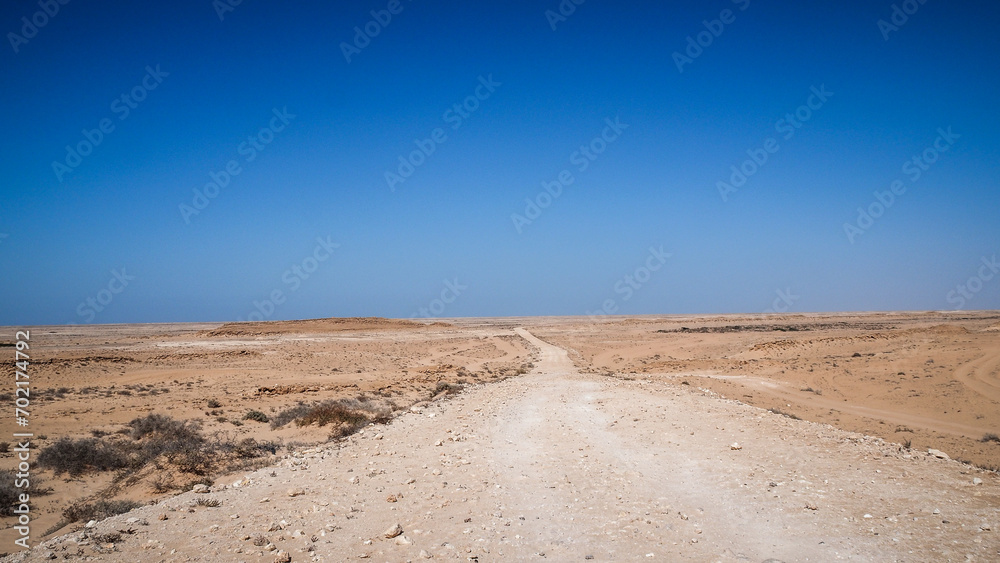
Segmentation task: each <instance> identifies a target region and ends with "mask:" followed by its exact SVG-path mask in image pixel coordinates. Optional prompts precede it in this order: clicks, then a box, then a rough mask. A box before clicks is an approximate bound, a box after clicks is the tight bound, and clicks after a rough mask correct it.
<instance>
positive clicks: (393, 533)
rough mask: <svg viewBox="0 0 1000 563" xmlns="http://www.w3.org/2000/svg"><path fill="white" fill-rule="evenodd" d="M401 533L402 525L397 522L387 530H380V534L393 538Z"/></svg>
mask: <svg viewBox="0 0 1000 563" xmlns="http://www.w3.org/2000/svg"><path fill="white" fill-rule="evenodd" d="M402 533H403V527H402V526H400V525H399V524H398V523H397V524H396V525H394V526H392V527H391V528H389V529H388V530H386V531H384V532H382V535H383V536H385V537H387V538H394V537H396V536H398V535H400V534H402Z"/></svg>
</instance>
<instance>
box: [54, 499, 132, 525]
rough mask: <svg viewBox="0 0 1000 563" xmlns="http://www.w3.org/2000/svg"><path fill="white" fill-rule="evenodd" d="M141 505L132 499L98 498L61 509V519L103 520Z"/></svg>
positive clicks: (70, 522)
mask: <svg viewBox="0 0 1000 563" xmlns="http://www.w3.org/2000/svg"><path fill="white" fill-rule="evenodd" d="M140 506H142V503H139V502H135V501H133V500H99V501H97V502H92V503H77V504H73V505H70V506H69V507H68V508H66V509H65V510H63V520H65V521H66V523H69V524H72V523H73V522H80V521H84V522H87V521H90V520H104V519H105V518H111V517H112V516H117V515H118V514H124V513H126V512H128V511H129V510H133V509H136V508H139V507H140Z"/></svg>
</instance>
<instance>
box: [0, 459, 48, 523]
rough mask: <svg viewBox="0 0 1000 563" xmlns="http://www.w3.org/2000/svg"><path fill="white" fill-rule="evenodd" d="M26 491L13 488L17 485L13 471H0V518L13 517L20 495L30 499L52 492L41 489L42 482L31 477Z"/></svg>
mask: <svg viewBox="0 0 1000 563" xmlns="http://www.w3.org/2000/svg"><path fill="white" fill-rule="evenodd" d="M29 481H30V484H29V485H28V488H27V490H25V489H22V488H19V487H15V484H17V473H16V472H15V471H14V470H13V469H3V470H0V516H13V515H14V509H15V508H17V506H18V504H19V503H20V497H21V495H22V494H25V493H27V494H28V495H31V496H32V497H40V496H43V495H47V494H49V493H51V492H52V489H43V488H42V487H41V483H42V480H41V479H39V478H38V477H35V476H32V477H31V478H30V480H29Z"/></svg>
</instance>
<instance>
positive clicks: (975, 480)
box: [972, 477, 983, 485]
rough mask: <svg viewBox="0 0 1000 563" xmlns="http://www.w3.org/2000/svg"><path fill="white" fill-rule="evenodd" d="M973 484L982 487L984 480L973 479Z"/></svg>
mask: <svg viewBox="0 0 1000 563" xmlns="http://www.w3.org/2000/svg"><path fill="white" fill-rule="evenodd" d="M972 484H973V485H982V484H983V480H982V479H980V478H979V477H973V479H972Z"/></svg>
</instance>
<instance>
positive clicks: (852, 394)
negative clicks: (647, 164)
mask: <svg viewBox="0 0 1000 563" xmlns="http://www.w3.org/2000/svg"><path fill="white" fill-rule="evenodd" d="M998 329H1000V315H998V314H997V313H996V312H983V313H976V312H971V313H970V312H962V313H954V312H948V313H870V314H861V315H858V314H850V315H849V314H836V315H818V314H812V315H752V316H737V315H731V316H716V317H667V318H646V317H643V318H632V319H621V318H617V319H616V318H609V319H599V320H598V322H596V323H590V324H580V323H577V324H572V325H570V324H566V325H564V326H560V325H557V324H550V325H548V326H545V327H538V328H537V334H538V335H539V336H541V337H542V338H545V339H548V340H550V341H552V342H554V343H557V344H559V345H561V346H564V347H566V348H568V349H570V350H572V351H573V357H574V359H575V360H577V361H578V362H579V363H580V364H581V365H582V366H584V367H585V369H588V370H591V371H594V372H596V373H605V374H609V375H614V376H615V377H623V378H648V379H652V380H655V381H664V382H669V383H673V384H681V383H682V382H686V383H688V384H690V385H694V386H698V387H705V388H709V389H712V390H714V391H716V392H717V393H719V394H720V395H723V396H725V397H730V398H735V399H738V400H740V401H743V402H747V403H750V404H752V405H756V406H759V407H762V408H766V409H775V410H779V411H781V412H784V413H787V414H789V415H792V416H797V417H801V418H803V419H806V420H811V421H814V422H825V423H828V424H832V425H834V426H837V427H838V428H843V429H846V430H851V431H854V432H860V433H863V434H868V435H872V436H878V437H881V438H883V439H885V440H888V441H892V442H897V443H900V444H907V443H909V444H910V445H911V447H913V448H914V449H920V450H925V451H926V449H927V448H935V449H938V450H942V451H945V452H947V453H948V454H949V455H950V456H951V457H953V458H956V459H961V460H965V461H969V462H971V463H974V464H976V465H978V466H981V467H987V468H993V469H1000V443H998V442H992V441H989V442H983V441H981V440H982V438H983V437H984V436H985V435H987V434H1000V332H998Z"/></svg>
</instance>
